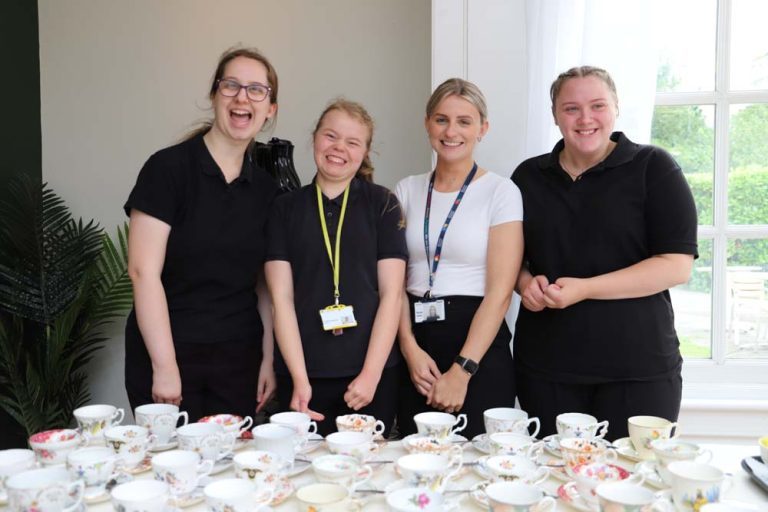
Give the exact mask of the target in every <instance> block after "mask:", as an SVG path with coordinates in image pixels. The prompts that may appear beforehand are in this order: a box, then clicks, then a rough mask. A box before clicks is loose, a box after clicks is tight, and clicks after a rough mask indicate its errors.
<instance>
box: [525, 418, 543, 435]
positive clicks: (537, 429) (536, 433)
mask: <svg viewBox="0 0 768 512" xmlns="http://www.w3.org/2000/svg"><path fill="white" fill-rule="evenodd" d="M532 423H535V424H536V428H535V429H534V430H533V434H531V437H536V436H538V435H539V430H541V422H540V421H539V418H529V419H528V421H526V422H525V429H526V430H528V427H529V426H530V425H531V424H532Z"/></svg>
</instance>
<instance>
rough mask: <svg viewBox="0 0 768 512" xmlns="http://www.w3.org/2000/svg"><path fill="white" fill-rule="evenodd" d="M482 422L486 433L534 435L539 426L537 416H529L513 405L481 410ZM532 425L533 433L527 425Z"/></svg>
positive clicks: (537, 431)
mask: <svg viewBox="0 0 768 512" xmlns="http://www.w3.org/2000/svg"><path fill="white" fill-rule="evenodd" d="M483 424H484V425H485V432H486V433H487V434H495V433H496V432H514V433H516V434H522V435H526V436H527V435H530V436H531V437H536V436H537V435H538V434H539V429H540V428H541V422H540V421H539V418H529V417H528V413H527V412H525V411H524V410H522V409H516V408H514V407H494V408H492V409H486V410H485V411H484V412H483ZM530 425H534V430H533V433H530V432H529V431H528V427H529V426H530Z"/></svg>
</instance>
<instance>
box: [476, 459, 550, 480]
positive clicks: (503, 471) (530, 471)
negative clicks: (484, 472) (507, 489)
mask: <svg viewBox="0 0 768 512" xmlns="http://www.w3.org/2000/svg"><path fill="white" fill-rule="evenodd" d="M484 466H485V468H487V469H488V471H490V472H491V473H492V474H493V477H494V478H493V479H494V480H496V481H498V482H501V481H504V482H516V481H519V482H523V483H526V484H534V485H538V484H540V483H542V482H543V481H544V480H546V479H547V477H549V470H548V469H547V468H546V467H543V466H541V467H539V466H538V465H536V463H535V462H533V461H532V460H531V459H529V458H528V457H524V456H522V455H494V456H492V457H488V459H486V460H485V462H484Z"/></svg>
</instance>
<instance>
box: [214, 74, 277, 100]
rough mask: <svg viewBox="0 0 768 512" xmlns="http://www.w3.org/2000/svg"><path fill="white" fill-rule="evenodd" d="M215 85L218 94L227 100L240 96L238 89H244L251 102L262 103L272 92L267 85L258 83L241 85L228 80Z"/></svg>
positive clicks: (222, 80)
mask: <svg viewBox="0 0 768 512" xmlns="http://www.w3.org/2000/svg"><path fill="white" fill-rule="evenodd" d="M216 85H217V87H218V89H219V92H220V93H221V94H222V95H224V96H227V97H228V98H233V97H235V96H237V95H238V94H240V89H245V94H246V96H248V99H249V100H251V101H264V98H266V97H267V96H269V93H270V92H272V88H271V87H270V86H268V85H264V84H259V83H253V84H248V85H241V84H240V83H239V82H236V81H235V80H229V79H220V80H219V81H218V82H216Z"/></svg>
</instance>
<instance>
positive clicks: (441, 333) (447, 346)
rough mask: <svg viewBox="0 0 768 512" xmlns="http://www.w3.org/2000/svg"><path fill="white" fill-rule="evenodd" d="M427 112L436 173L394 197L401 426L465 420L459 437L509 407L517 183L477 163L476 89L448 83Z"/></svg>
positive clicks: (482, 117)
mask: <svg viewBox="0 0 768 512" xmlns="http://www.w3.org/2000/svg"><path fill="white" fill-rule="evenodd" d="M426 110H427V112H426V114H427V115H426V118H425V120H424V125H425V127H426V129H427V134H428V136H429V142H430V144H431V145H432V149H434V150H435V152H436V153H437V164H436V165H435V170H434V172H430V173H427V174H420V175H416V176H410V177H408V178H405V179H404V180H402V181H400V183H398V184H397V187H396V190H395V193H396V195H397V197H398V199H399V200H400V203H401V205H402V208H403V211H404V212H405V217H406V226H407V227H406V240H407V243H408V253H409V261H408V277H407V285H406V291H407V293H408V299H409V300H408V301H405V302H404V306H403V313H402V315H401V320H400V327H399V330H398V337H399V341H400V350H401V351H402V353H403V356H404V357H405V359H406V361H407V363H408V364H407V367H404V372H403V375H402V379H401V383H402V386H401V397H400V410H399V412H398V425H399V429H400V433H401V434H403V435H407V434H411V433H413V432H415V425H414V421H413V415H414V414H416V413H419V412H422V411H429V410H441V411H445V412H449V413H465V414H467V418H468V424H467V428H466V429H465V431H464V432H462V433H463V434H464V435H467V436H474V435H476V434H479V433H482V432H483V431H484V427H483V411H484V410H485V409H488V408H491V407H500V406H509V407H513V406H514V403H515V387H514V382H515V380H514V374H513V365H512V354H511V351H510V347H509V341H510V338H511V335H510V332H509V329H508V328H507V325H506V322H505V321H504V315H505V313H506V312H507V308H508V307H509V304H510V301H511V299H512V291H513V287H514V283H515V280H516V279H517V272H518V268H519V265H520V262H521V260H522V254H523V230H522V220H523V207H522V201H521V198H520V191H519V190H518V189H517V186H516V185H515V184H514V183H512V182H511V181H510V180H508V179H504V178H502V177H500V176H498V175H496V174H493V173H490V172H488V171H486V170H485V169H482V168H480V167H478V166H477V164H476V163H475V161H474V155H473V152H474V149H475V145H476V144H477V143H478V142H479V141H480V140H481V138H482V137H483V135H485V133H486V132H487V131H488V118H487V117H488V116H487V109H486V104H485V98H484V97H483V94H482V93H481V92H480V90H479V89H478V88H477V86H476V85H474V84H472V83H471V82H467V81H466V80H462V79H459V78H452V79H449V80H447V81H445V82H444V83H442V84H441V85H440V86H439V87H438V88H437V89H436V90H435V92H434V93H432V96H431V97H430V99H429V102H428V103H427V109H426ZM435 317H436V318H435Z"/></svg>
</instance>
